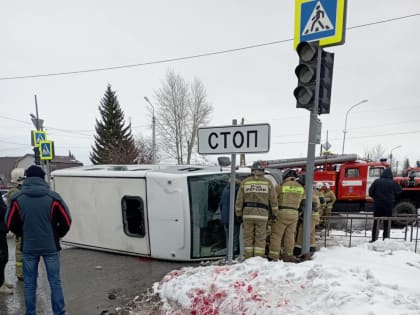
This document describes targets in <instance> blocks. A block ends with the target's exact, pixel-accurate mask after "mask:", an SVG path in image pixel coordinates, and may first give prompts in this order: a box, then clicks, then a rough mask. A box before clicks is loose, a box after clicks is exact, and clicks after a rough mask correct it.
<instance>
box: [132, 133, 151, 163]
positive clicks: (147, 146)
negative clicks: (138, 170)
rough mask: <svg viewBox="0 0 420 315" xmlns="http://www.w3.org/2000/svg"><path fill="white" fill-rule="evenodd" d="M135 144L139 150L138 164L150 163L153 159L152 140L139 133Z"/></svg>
mask: <svg viewBox="0 0 420 315" xmlns="http://www.w3.org/2000/svg"><path fill="white" fill-rule="evenodd" d="M136 146H137V148H138V150H139V156H138V162H139V164H151V163H152V161H153V149H152V140H151V139H148V138H147V139H146V138H144V137H142V136H141V135H140V136H138V137H137V138H136Z"/></svg>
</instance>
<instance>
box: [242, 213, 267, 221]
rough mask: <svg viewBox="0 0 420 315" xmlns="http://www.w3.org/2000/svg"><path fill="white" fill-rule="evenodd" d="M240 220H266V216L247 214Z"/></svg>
mask: <svg viewBox="0 0 420 315" xmlns="http://www.w3.org/2000/svg"><path fill="white" fill-rule="evenodd" d="M242 218H243V219H244V220H245V219H255V220H267V219H268V216H263V215H256V214H247V215H243V216H242Z"/></svg>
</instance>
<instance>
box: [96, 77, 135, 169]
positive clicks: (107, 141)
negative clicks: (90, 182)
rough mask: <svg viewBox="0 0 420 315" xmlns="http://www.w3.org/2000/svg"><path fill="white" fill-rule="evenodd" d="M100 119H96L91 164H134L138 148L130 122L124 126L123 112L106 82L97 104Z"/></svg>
mask: <svg viewBox="0 0 420 315" xmlns="http://www.w3.org/2000/svg"><path fill="white" fill-rule="evenodd" d="M99 113H100V114H101V120H98V119H96V126H95V131H96V134H95V135H94V138H95V143H94V145H93V146H92V151H91V153H90V160H91V162H92V163H93V164H136V163H137V162H138V156H139V150H138V148H137V147H136V144H135V141H134V138H133V136H132V132H131V124H128V125H127V126H125V120H124V113H123V112H122V110H121V107H120V104H119V102H118V100H117V96H116V94H115V92H114V91H112V90H111V85H109V84H108V87H107V90H106V92H105V95H104V97H103V98H102V100H101V103H100V105H99Z"/></svg>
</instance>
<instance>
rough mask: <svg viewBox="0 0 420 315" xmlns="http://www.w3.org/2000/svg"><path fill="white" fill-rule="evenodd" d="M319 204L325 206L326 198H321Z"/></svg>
mask: <svg viewBox="0 0 420 315" xmlns="http://www.w3.org/2000/svg"><path fill="white" fill-rule="evenodd" d="M319 202H320V203H321V204H322V205H323V204H324V203H325V198H324V197H319Z"/></svg>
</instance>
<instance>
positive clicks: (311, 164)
mask: <svg viewBox="0 0 420 315" xmlns="http://www.w3.org/2000/svg"><path fill="white" fill-rule="evenodd" d="M321 62H322V48H321V47H319V46H318V53H317V67H316V69H317V71H316V81H315V82H316V83H315V84H316V86H315V99H314V106H313V108H312V110H311V111H310V115H311V116H310V121H309V136H308V155H307V162H306V163H307V164H306V178H305V191H306V203H305V211H304V216H303V234H302V254H307V253H309V252H310V235H311V222H312V195H313V180H314V169H315V146H316V130H317V128H316V126H317V121H318V106H319V90H320V81H321Z"/></svg>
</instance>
